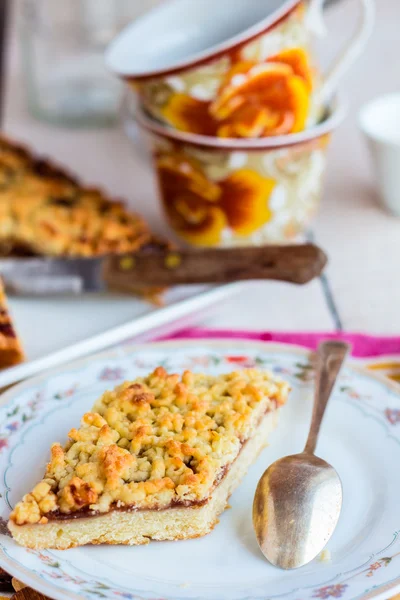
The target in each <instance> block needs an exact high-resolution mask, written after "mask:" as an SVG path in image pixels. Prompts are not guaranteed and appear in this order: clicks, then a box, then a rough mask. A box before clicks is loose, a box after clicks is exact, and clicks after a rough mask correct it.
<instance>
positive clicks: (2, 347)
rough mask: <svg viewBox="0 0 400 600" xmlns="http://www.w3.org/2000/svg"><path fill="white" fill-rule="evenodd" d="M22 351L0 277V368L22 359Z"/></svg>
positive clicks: (19, 361) (17, 362)
mask: <svg viewBox="0 0 400 600" xmlns="http://www.w3.org/2000/svg"><path fill="white" fill-rule="evenodd" d="M24 358H25V357H24V351H23V349H22V345H21V342H20V341H19V338H18V336H17V334H16V331H15V329H14V325H13V322H12V319H11V316H10V313H9V311H8V306H7V298H6V295H5V293H4V288H3V283H2V281H1V279H0V369H5V368H7V367H12V366H14V365H17V364H19V363H21V362H23V361H24Z"/></svg>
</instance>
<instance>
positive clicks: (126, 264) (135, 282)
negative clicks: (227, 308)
mask: <svg viewBox="0 0 400 600" xmlns="http://www.w3.org/2000/svg"><path fill="white" fill-rule="evenodd" d="M326 262H327V258H326V255H325V254H324V252H323V251H322V250H321V249H320V248H318V247H317V246H315V245H313V244H302V245H292V246H263V247H250V248H224V249H214V248H212V249H211V248H210V249H202V250H193V249H169V248H164V247H160V248H152V249H150V250H149V249H148V250H143V251H139V252H136V253H131V254H124V255H111V256H110V255H107V256H104V257H96V258H70V259H67V258H62V259H60V258H37V257H35V258H4V259H1V260H0V274H1V276H2V278H3V280H4V283H5V286H6V289H8V290H9V291H12V292H14V293H19V294H60V293H63V294H64V293H82V292H99V291H104V290H107V289H117V290H120V291H132V290H133V289H136V290H137V289H138V288H141V287H148V286H152V287H153V286H154V287H170V286H173V285H187V284H202V283H214V284H218V283H219V284H223V283H230V282H234V281H244V280H256V279H257V280H276V281H287V282H290V283H296V284H304V283H308V282H309V281H311V280H312V279H314V277H317V276H318V275H320V274H321V272H322V270H323V268H324V267H325V265H326Z"/></svg>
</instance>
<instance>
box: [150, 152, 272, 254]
mask: <svg viewBox="0 0 400 600" xmlns="http://www.w3.org/2000/svg"><path fill="white" fill-rule="evenodd" d="M156 169H157V175H158V180H159V184H160V189H161V194H162V198H163V202H164V207H165V210H166V213H167V217H168V219H169V221H170V224H171V226H172V228H173V229H174V230H175V231H176V232H177V234H178V235H179V236H180V237H181V238H182V239H184V240H185V241H186V242H188V243H190V244H193V245H200V246H216V245H218V244H219V243H220V242H221V237H222V233H223V231H224V230H226V228H230V229H231V230H232V231H233V232H234V233H235V234H236V235H237V236H239V237H240V236H243V237H247V236H249V235H251V234H252V233H254V232H255V231H257V230H258V229H259V228H260V227H262V226H263V225H265V223H267V222H268V221H269V220H270V218H271V214H272V213H271V211H270V209H269V206H268V199H269V197H270V195H271V192H272V190H273V189H274V187H275V181H274V180H273V179H269V178H266V177H263V176H261V175H260V174H259V173H257V172H256V171H253V170H251V169H246V168H244V169H239V170H237V171H235V172H233V173H232V174H230V175H229V176H227V177H225V178H223V179H221V180H219V181H211V180H210V179H209V178H207V176H206V175H205V173H204V171H203V170H202V167H201V164H200V162H199V161H197V160H196V159H195V158H192V157H189V156H188V155H186V154H184V153H179V152H175V153H161V154H159V155H158V156H156Z"/></svg>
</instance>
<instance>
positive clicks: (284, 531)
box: [253, 341, 349, 569]
mask: <svg viewBox="0 0 400 600" xmlns="http://www.w3.org/2000/svg"><path fill="white" fill-rule="evenodd" d="M348 351H349V346H348V345H347V344H344V343H343V342H338V341H329V342H324V343H322V344H321V345H320V346H319V348H318V353H317V365H316V377H315V400H314V409H313V416H312V422H311V427H310V433H309V435H308V439H307V443H306V446H305V448H304V451H303V452H301V453H300V454H294V455H292V456H286V457H285V458H281V459H279V460H277V461H276V462H274V463H273V464H272V465H271V466H270V467H269V468H268V469H267V470H266V471H265V473H264V474H263V476H262V477H261V479H260V481H259V482H258V485H257V489H256V493H255V496H254V503H253V525H254V530H255V533H256V537H257V541H258V545H259V546H260V549H261V552H262V553H263V554H264V556H265V557H266V558H267V559H268V560H269V561H270V562H271V563H272V564H273V565H275V566H278V567H281V568H283V569H296V568H298V567H302V566H304V565H305V564H307V563H309V562H310V561H311V560H313V559H314V558H315V557H316V556H318V554H319V553H320V552H321V551H322V550H323V549H324V547H325V546H326V544H327V542H328V541H329V539H330V537H331V536H332V534H333V532H334V530H335V528H336V525H337V523H338V520H339V516H340V511H341V508H342V483H341V481H340V478H339V475H338V474H337V473H336V471H335V469H334V468H333V467H332V466H331V465H330V464H329V463H327V462H326V461H324V460H322V459H321V458H318V457H317V456H315V454H314V451H315V448H316V444H317V439H318V434H319V430H320V427H321V423H322V419H323V417H324V414H325V410H326V407H327V404H328V400H329V398H330V396H331V393H332V389H333V387H334V385H335V382H336V379H337V377H338V375H339V372H340V369H341V367H342V365H343V362H344V360H345V358H346V356H347V353H348Z"/></svg>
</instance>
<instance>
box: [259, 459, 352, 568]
mask: <svg viewBox="0 0 400 600" xmlns="http://www.w3.org/2000/svg"><path fill="white" fill-rule="evenodd" d="M264 499H266V501H264ZM341 506H342V483H341V481H340V478H339V475H338V474H337V473H336V471H335V469H334V468H333V467H331V465H329V464H328V463H327V462H326V461H324V460H322V459H321V458H318V457H317V456H314V455H309V454H304V453H301V454H294V455H293V456H286V457H285V458H281V459H280V460H277V461H276V462H275V463H273V464H272V465H271V466H270V467H269V468H268V469H267V470H266V471H265V473H264V475H263V476H262V477H261V479H260V481H259V483H258V486H257V491H256V495H255V499H254V506H253V522H254V528H255V531H256V536H257V541H258V544H259V546H260V548H261V551H262V553H263V554H264V556H265V557H266V558H267V559H268V560H269V562H270V563H272V564H273V565H275V566H279V567H281V568H283V569H295V568H298V567H302V566H303V565H305V564H307V563H309V562H310V561H311V560H313V559H314V558H315V557H316V556H317V555H318V554H319V553H320V552H321V551H322V550H323V548H324V547H325V545H326V544H327V542H328V540H329V539H330V537H331V536H332V534H333V532H334V530H335V527H336V525H337V522H338V520H339V516H340V511H341Z"/></svg>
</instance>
